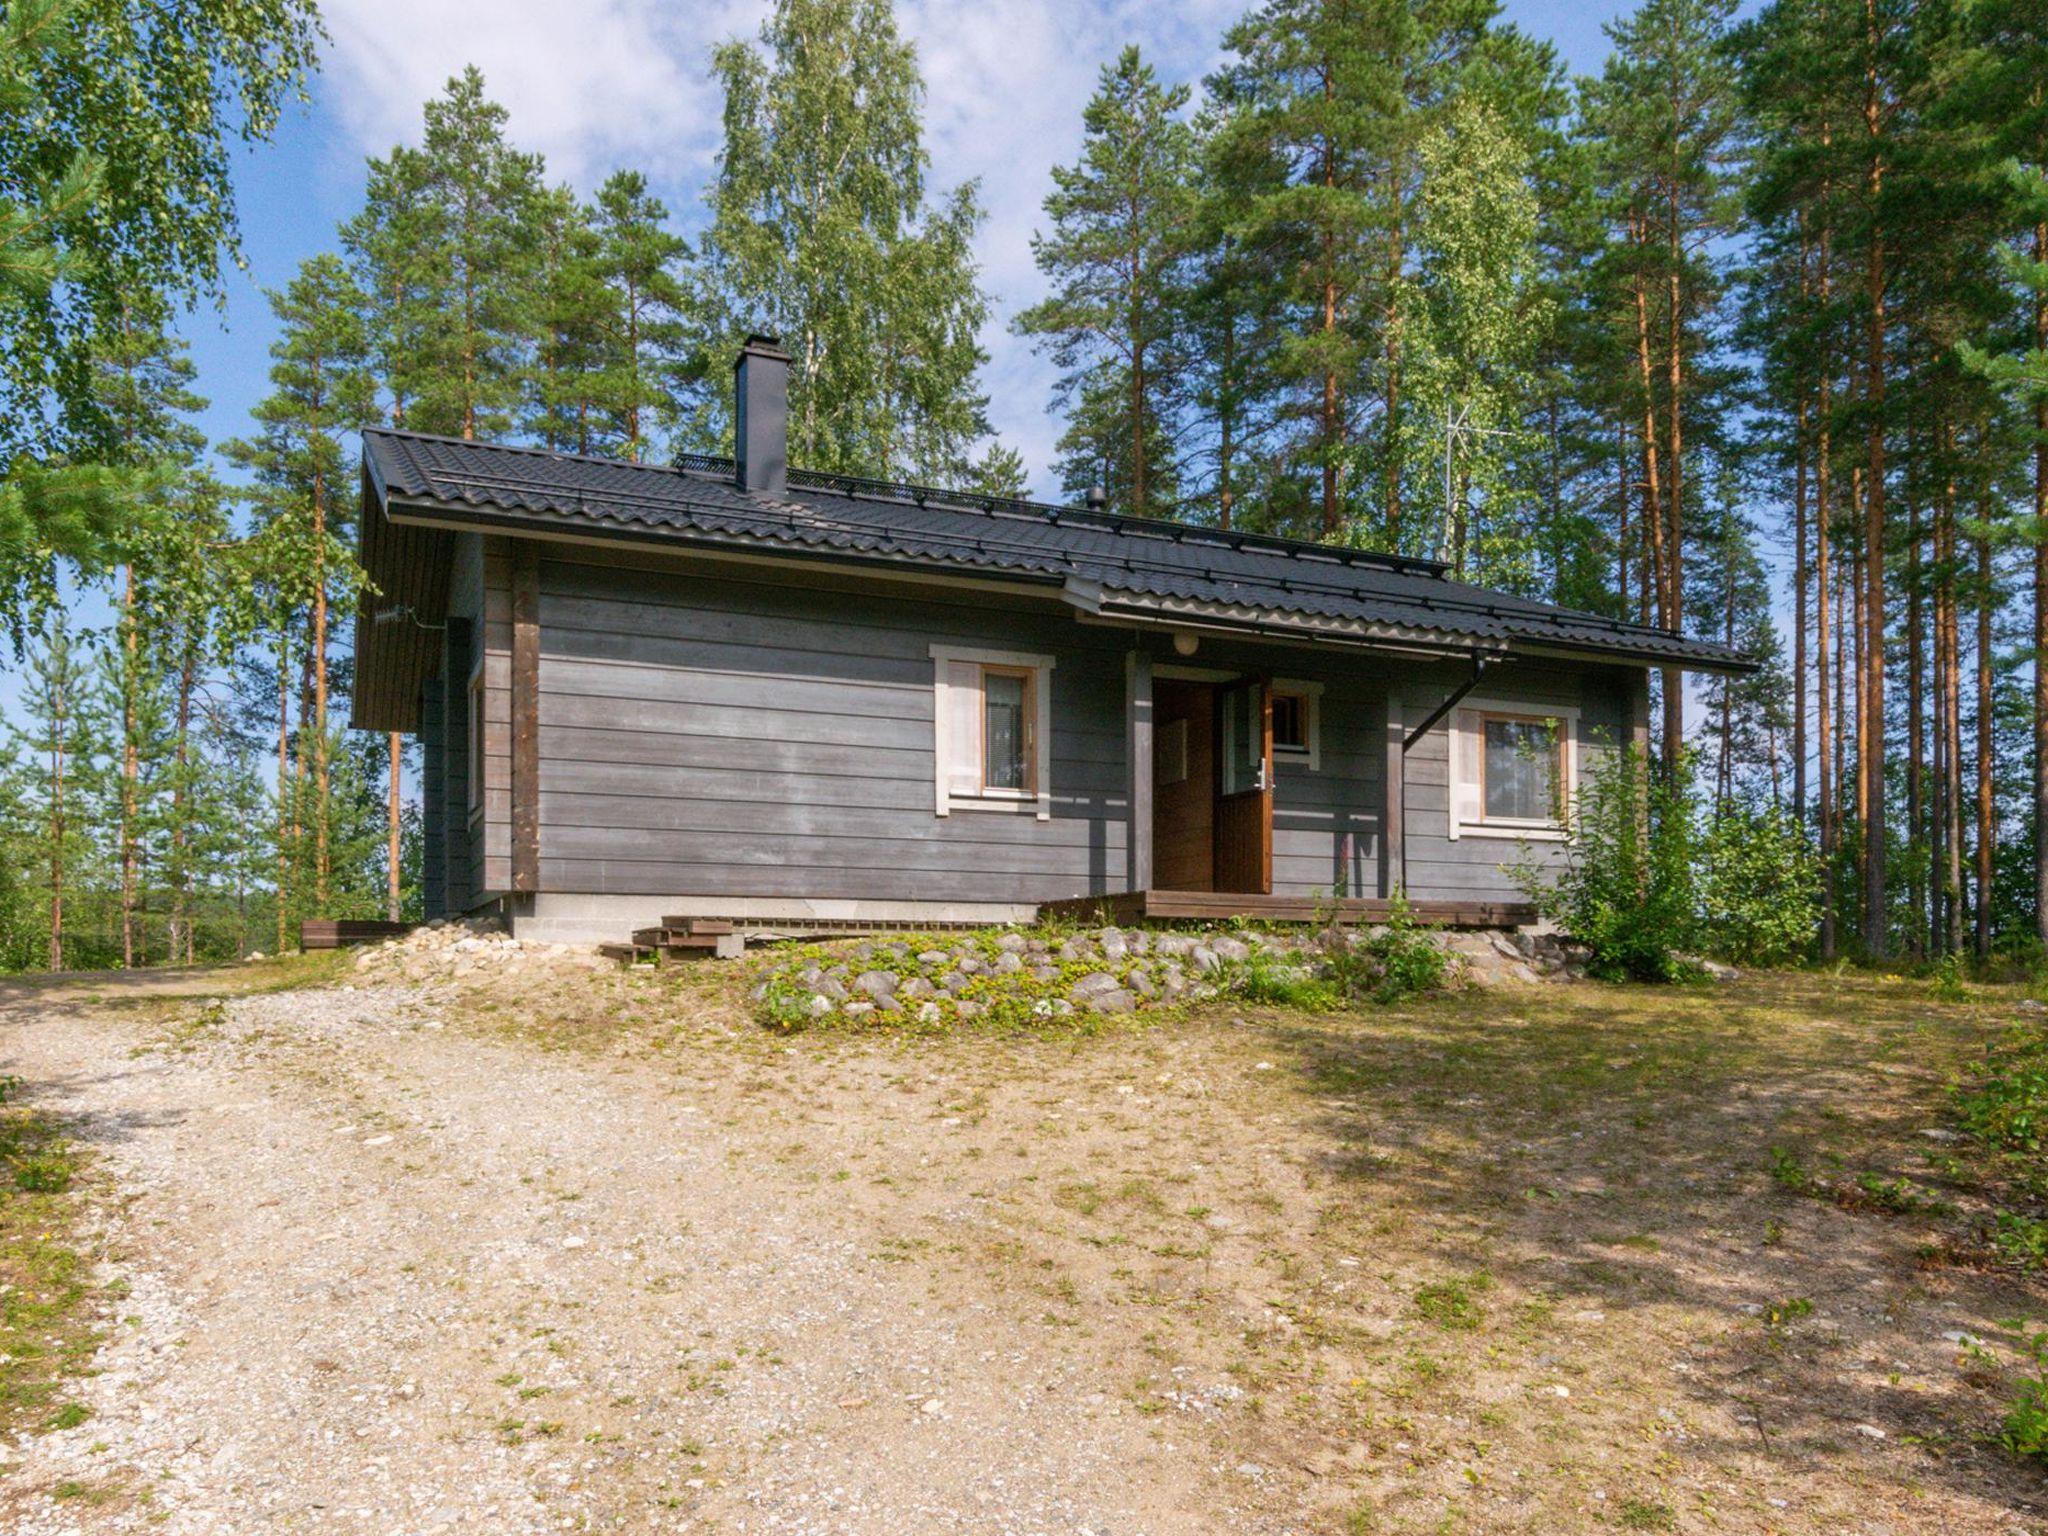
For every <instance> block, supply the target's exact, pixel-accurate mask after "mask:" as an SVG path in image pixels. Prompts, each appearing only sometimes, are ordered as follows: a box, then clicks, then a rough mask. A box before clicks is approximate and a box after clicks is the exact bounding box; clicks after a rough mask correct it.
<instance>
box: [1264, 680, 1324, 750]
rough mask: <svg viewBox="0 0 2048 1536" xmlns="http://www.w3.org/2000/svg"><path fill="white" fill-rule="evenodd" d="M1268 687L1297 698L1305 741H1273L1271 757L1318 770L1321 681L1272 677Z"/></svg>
mask: <svg viewBox="0 0 2048 1536" xmlns="http://www.w3.org/2000/svg"><path fill="white" fill-rule="evenodd" d="M1272 691H1273V692H1274V693H1275V694H1282V693H1284V694H1287V695H1289V696H1290V697H1293V698H1298V699H1300V700H1301V726H1302V735H1303V737H1304V738H1305V740H1306V742H1307V745H1305V746H1299V747H1283V746H1281V745H1280V743H1279V742H1277V741H1276V742H1274V743H1273V757H1274V760H1275V762H1276V764H1277V763H1279V762H1289V763H1299V764H1301V765H1303V766H1305V767H1306V768H1307V769H1308V771H1309V772H1310V773H1320V772H1322V768H1323V685H1322V684H1321V683H1310V682H1303V681H1302V680H1301V679H1299V678H1293V677H1276V678H1274V679H1273V684H1272Z"/></svg>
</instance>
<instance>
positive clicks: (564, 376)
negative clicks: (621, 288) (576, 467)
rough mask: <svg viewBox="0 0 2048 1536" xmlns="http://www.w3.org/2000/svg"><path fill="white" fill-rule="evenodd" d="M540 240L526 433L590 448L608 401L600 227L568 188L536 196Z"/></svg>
mask: <svg viewBox="0 0 2048 1536" xmlns="http://www.w3.org/2000/svg"><path fill="white" fill-rule="evenodd" d="M534 208H535V215H534V226H535V228H536V230H537V231H538V235H539V239H538V243H537V247H536V251H535V262H534V277H533V311H532V316H531V319H532V325H533V352H532V356H531V360H530V361H529V363H528V365H527V369H526V381H525V382H526V399H525V402H524V404H523V407H522V410H521V413H520V414H521V420H520V429H521V432H522V435H524V436H526V437H529V438H532V439H533V440H534V441H536V442H538V443H539V444H541V446H543V447H545V448H553V449H555V450H557V451H559V452H565V453H589V452H591V451H592V450H593V448H594V447H595V444H596V440H597V436H598V433H599V431H600V430H601V425H602V420H603V413H604V409H605V406H604V400H603V386H602V383H601V370H602V368H603V366H604V333H605V322H606V319H607V316H606V314H605V310H606V307H607V304H608V300H609V297H610V296H609V295H608V294H607V293H606V291H605V285H604V280H603V277H602V275H601V274H600V272H599V270H598V264H597V231H596V230H595V229H593V228H592V227H591V223H590V214H589V212H588V210H586V209H585V208H584V207H583V205H582V204H581V203H579V202H577V200H576V195H575V193H573V192H572V191H570V190H569V189H568V188H567V187H558V188H556V189H554V190H553V191H551V192H546V193H543V194H542V195H541V196H540V197H539V198H537V199H536V201H535V204H534Z"/></svg>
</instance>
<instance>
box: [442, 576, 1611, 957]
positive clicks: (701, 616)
mask: <svg viewBox="0 0 2048 1536" xmlns="http://www.w3.org/2000/svg"><path fill="white" fill-rule="evenodd" d="M464 546H465V547H464V548H463V549H462V550H461V551H460V552H459V554H458V558H457V562H456V576H455V583H454V589H453V592H452V594H451V595H452V602H451V612H452V613H453V614H455V615H457V616H458V619H457V622H458V623H459V622H463V621H468V622H472V623H473V624H474V626H475V628H474V631H473V634H474V643H475V644H476V645H477V646H479V647H480V654H481V655H482V657H483V667H484V679H485V694H484V708H485V720H484V747H485V763H484V794H485V804H484V811H483V814H482V816H480V817H478V818H475V819H474V821H473V822H472V820H471V819H470V818H469V817H468V815H467V804H466V796H467V780H466V773H467V760H466V759H467V743H468V737H467V731H466V729H465V728H464V725H465V716H466V710H467V684H468V678H469V665H468V660H469V657H470V655H471V654H472V653H471V652H469V651H467V650H465V651H464V653H463V655H462V656H461V657H457V656H455V655H454V654H453V651H454V642H453V641H451V646H450V655H449V656H448V658H447V661H448V665H447V666H446V667H445V668H444V673H443V677H444V679H445V680H446V682H447V684H448V686H447V688H446V690H445V693H444V696H443V700H442V714H441V718H440V720H439V721H438V722H437V723H438V725H439V728H440V741H441V748H440V753H439V755H440V757H441V759H442V761H441V764H440V770H439V771H440V774H441V776H442V780H443V782H444V784H445V785H446V786H447V787H448V789H449V790H450V791H451V792H452V793H451V794H450V795H449V796H448V798H447V799H446V801H445V804H446V806H447V807H448V812H447V816H448V819H447V827H448V829H449V831H450V833H451V834H453V835H450V836H448V837H447V839H446V842H447V854H446V861H445V863H446V882H447V891H448V902H449V905H450V907H451V908H460V907H463V906H473V905H476V904H478V903H479V902H481V901H484V900H487V899H490V898H492V897H494V896H496V895H498V894H500V893H502V892H503V891H504V890H505V888H506V887H507V886H508V885H509V881H510V778H511V764H510V735H511V723H510V722H511V700H510V690H509V684H510V641H511V635H510V558H509V552H508V549H507V546H506V545H505V544H504V543H503V541H501V540H497V539H484V538H481V537H470V538H467V539H465V541H464ZM456 633H458V630H457V627H456V624H455V623H451V636H453V635H455V634H456ZM540 633H541V667H540V700H539V710H540V721H539V724H540V888H541V889H542V890H543V891H548V892H555V893H564V894H569V893H575V894H592V895H647V896H649V897H663V896H676V897H727V896H729V897H736V898H766V899H774V898H793V899H795V898H809V899H818V900H867V901H878V900H879V901H888V900H900V901H923V902H999V903H1014V902H1031V901H1046V900H1054V899H1058V898H1062V897H1068V896H1080V895H1090V894H1098V893H1102V892H1105V891H1113V890H1118V889H1121V888H1122V885H1123V881H1124V870H1125V862H1124V843H1125V837H1124V832H1125V827H1124V817H1125V791H1126V783H1127V779H1126V771H1125V752H1126V737H1125V731H1124V721H1123V710H1124V693H1123V690H1124V672H1125V669H1124V655H1125V653H1126V652H1127V651H1128V650H1129V649H1130V648H1131V647H1132V646H1133V645H1143V646H1144V647H1145V648H1147V649H1148V650H1150V651H1151V653H1152V654H1153V656H1154V658H1155V661H1156V662H1157V664H1158V665H1160V666H1162V667H1168V666H1172V665H1174V664H1176V662H1177V661H1179V658H1176V657H1175V656H1173V655H1172V653H1171V649H1170V647H1169V646H1168V645H1167V644H1166V643H1165V639H1164V637H1163V636H1156V635H1155V636H1148V637H1145V638H1143V639H1136V638H1134V637H1133V636H1132V635H1131V634H1130V633H1129V632H1126V631H1119V630H1116V629H1113V628H1108V627H1098V626H1091V625H1083V624H1080V623H1078V622H1076V621H1075V620H1074V619H1073V618H1072V616H1071V615H1070V614H1069V613H1068V612H1066V611H1065V610H1064V609H1062V608H1060V607H1058V606H1057V605H1055V604H1053V603H1051V602H1048V601H1041V600H1036V599H1034V598H1032V597H1030V596H1026V595H1012V594H1007V593H1001V592H994V591H979V590H965V589H960V588H952V587H944V586H938V585H922V584H910V583H904V582H890V581H887V580H882V579H864V578H861V577H859V576H852V575H843V576H833V575H826V574H823V573H820V574H817V575H809V574H805V573H793V572H786V571H780V570H777V569H775V568H773V567H768V566H759V567H748V566H737V565H731V564H720V563H714V562H707V561H692V560H688V559H685V558H677V557H670V558H662V557H656V556H640V555H634V556H631V557H622V556H619V555H615V554H612V553H610V552H607V551H602V550H587V551H585V550H576V549H571V548H569V547H567V546H560V547H549V548H548V549H546V550H545V551H544V554H543V558H542V561H541V566H540ZM465 643H466V642H465ZM934 643H944V644H952V645H959V646H968V647H988V648H995V649H1003V650H1021V651H1034V652H1045V653H1049V654H1051V655H1053V656H1055V657H1056V658H1057V664H1056V666H1055V668H1054V670H1053V677H1052V779H1051V801H1052V818H1051V820H1050V821H1045V822H1041V821H1039V820H1037V819H1036V818H1035V817H1034V816H1030V815H1028V814H1027V815H1014V814H1007V813H995V812H977V811H969V810H956V811H955V812H954V813H953V814H952V815H950V816H947V817H939V816H936V815H934V814H933V809H932V796H933V752H934V732H933V723H932V706H933V687H932V662H931V657H930V647H931V646H932V645H933V644H934ZM1192 664H1194V665H1198V666H1203V667H1211V668H1217V669H1222V670H1226V671H1233V672H1238V671H1243V672H1264V673H1267V674H1269V675H1275V676H1280V677H1286V678H1299V679H1303V680H1308V681H1314V682H1320V683H1321V684H1322V685H1323V692H1322V695H1321V699H1320V704H1319V713H1320V720H1319V727H1320V733H1321V737H1320V741H1321V752H1320V766H1319V768H1318V769H1317V770H1314V771H1311V770H1310V769H1309V768H1308V766H1307V764H1306V763H1305V762H1302V761H1300V760H1298V759H1293V758H1282V759H1281V760H1280V761H1279V762H1278V764H1277V765H1276V775H1277V779H1276V787H1275V797H1274V800H1275V812H1274V859H1273V867H1274V888H1275V890H1276V891H1278V892H1281V893H1285V894H1290V895H1312V894H1319V893H1325V892H1329V893H1337V894H1344V895H1359V894H1367V895H1370V894H1373V893H1375V892H1376V890H1377V885H1378V862H1379V848H1380V837H1381V831H1382V828H1381V820H1382V815H1381V812H1382V797H1383V791H1382V784H1383V776H1384V762H1385V736H1384V731H1385V720H1386V701H1387V696H1388V691H1389V689H1390V688H1398V689H1399V690H1400V691H1401V694H1402V697H1403V702H1404V708H1405V713H1406V717H1407V719H1408V721H1409V723H1410V725H1411V726H1413V725H1417V724H1419V723H1420V722H1421V721H1422V719H1423V718H1424V717H1425V716H1426V715H1427V714H1428V713H1429V712H1430V710H1431V709H1432V708H1433V707H1434V705H1435V704H1436V702H1437V701H1439V700H1440V699H1441V698H1442V697H1443V696H1444V695H1445V694H1446V693H1447V692H1449V691H1450V690H1451V689H1452V688H1454V687H1456V686H1457V684H1458V683H1459V682H1460V681H1461V680H1462V679H1463V678H1464V677H1465V676H1466V675H1467V669H1466V667H1465V665H1464V664H1463V663H1417V662H1408V661H1400V660H1394V659H1387V658H1378V657H1372V656H1368V655H1354V654H1344V653H1338V652H1308V651H1289V650H1285V649H1281V648H1279V647H1269V646H1251V645H1229V644H1219V643H1216V642H1213V641H1210V640H1207V639H1205V640H1204V641H1203V642H1202V646H1201V649H1200V652H1199V653H1198V655H1197V656H1196V657H1195V658H1193V663H1192ZM1632 676H1633V674H1632V673H1631V671H1630V670H1629V669H1626V668H1612V667H1610V668H1600V667H1590V668H1573V667H1568V666H1564V665H1561V664H1542V663H1533V662H1530V663H1524V662H1516V663H1513V664H1510V665H1507V666H1503V667H1501V668H1499V669H1497V670H1496V671H1494V672H1491V673H1489V675H1488V677H1487V679H1486V683H1485V685H1484V686H1483V688H1482V689H1481V690H1480V691H1481V693H1482V695H1483V696H1485V697H1489V698H1496V699H1504V700H1510V701H1518V702H1527V703H1529V704H1532V705H1539V706H1553V707H1554V706H1560V705H1572V706H1576V707H1577V708H1579V709H1580V711H1581V761H1582V763H1583V762H1584V761H1585V755H1586V753H1587V752H1588V751H1589V750H1590V746H1591V741H1592V739H1593V738H1594V737H1595V736H1596V735H1598V734H1599V733H1601V732H1603V731H1612V732H1614V733H1616V734H1620V733H1622V732H1624V731H1625V730H1626V721H1627V714H1628V709H1629V698H1630V694H1629V687H1630V681H1631V678H1632ZM1446 739H1447V738H1446V732H1445V730H1444V728H1443V727H1442V726H1439V727H1438V728H1437V729H1435V730H1433V731H1432V732H1431V733H1430V735H1429V736H1428V737H1426V738H1424V739H1423V740H1422V741H1421V742H1418V743H1417V745H1416V746H1415V748H1414V749H1413V750H1412V751H1411V752H1410V753H1409V755H1408V759H1407V764H1406V769H1407V772H1406V793H1405V800H1404V806H1405V823H1406V881H1405V883H1406V888H1407V890H1408V893H1409V894H1410V895H1411V896H1413V897H1415V898H1417V899H1437V898H1487V899H1513V898H1516V897H1517V896H1518V895H1519V892H1518V891H1517V889H1516V887H1515V886H1514V884H1513V882H1512V881H1511V880H1510V879H1509V878H1508V877H1507V875H1506V874H1505V873H1504V872H1503V870H1502V869H1501V866H1502V865H1503V864H1505V863H1508V862H1510V861H1512V860H1514V859H1515V858H1516V857H1518V854H1519V851H1520V850H1519V848H1518V846H1517V844H1516V843H1515V842H1514V841H1513V840H1511V839H1502V838H1495V837H1475V836H1472V835H1470V834H1467V835H1466V836H1465V837H1463V838H1460V839H1455V840H1454V839H1451V838H1449V837H1448V836H1447V835H1446V820H1445V809H1446V804H1447V788H1446V782H1445V778H1446V774H1445V770H1446V759H1445V742H1446ZM430 776H431V770H430ZM458 811H459V812H460V814H459V816H458V815H457V814H456V813H457V812H458ZM462 832H466V833H467V835H466V836H465V835H460V834H461V833H462ZM1532 846H1533V847H1534V848H1535V850H1536V852H1537V854H1538V856H1539V857H1547V856H1554V852H1555V847H1554V845H1543V844H1535V845H1532ZM464 893H466V897H465V895H464ZM658 915H659V914H658V913H654V912H650V913H649V917H650V919H651V918H653V917H655V916H658Z"/></svg>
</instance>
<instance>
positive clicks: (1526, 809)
mask: <svg viewBox="0 0 2048 1536" xmlns="http://www.w3.org/2000/svg"><path fill="white" fill-rule="evenodd" d="M1577 738H1578V711H1577V710H1573V709H1561V710H1556V711H1542V712H1538V711H1535V710H1529V709H1526V708H1524V709H1516V708H1515V707H1514V706H1512V705H1500V704H1481V705H1479V706H1477V707H1471V708H1465V709H1461V710H1459V711H1457V713H1456V715H1455V717H1454V720H1453V727H1452V731H1451V753H1452V761H1453V763H1454V764H1455V765H1456V772H1455V774H1454V776H1453V788H1452V807H1453V812H1454V814H1453V815H1452V816H1451V819H1450V829H1449V830H1450V835H1451V836H1452V837H1454V838H1455V837H1458V836H1460V835H1463V836H1467V837H1472V836H1488V835H1491V836H1496V837H1532V838H1536V839H1538V840H1541V839H1546V838H1554V837H1557V836H1560V835H1561V833H1562V828H1563V819H1564V808H1565V803H1566V800H1567V798H1568V797H1569V796H1570V794H1571V792H1572V784H1573V775H1574V773H1575V771H1576V766H1577V758H1578V747H1577Z"/></svg>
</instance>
